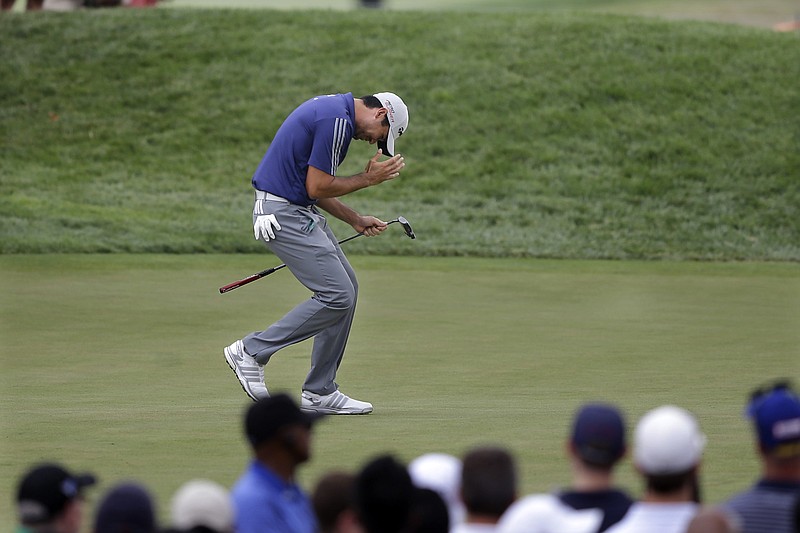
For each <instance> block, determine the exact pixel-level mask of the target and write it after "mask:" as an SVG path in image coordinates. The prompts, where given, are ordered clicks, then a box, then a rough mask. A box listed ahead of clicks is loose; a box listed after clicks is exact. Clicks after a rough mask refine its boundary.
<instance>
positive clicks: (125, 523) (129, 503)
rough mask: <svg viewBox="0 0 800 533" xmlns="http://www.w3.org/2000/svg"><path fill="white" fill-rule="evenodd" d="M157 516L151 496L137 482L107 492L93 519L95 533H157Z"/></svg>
mask: <svg viewBox="0 0 800 533" xmlns="http://www.w3.org/2000/svg"><path fill="white" fill-rule="evenodd" d="M157 530H158V526H157V525H156V513H155V506H154V504H153V499H152V497H151V496H150V493H149V492H148V491H147V489H145V488H144V487H143V486H142V485H139V484H138V483H134V482H128V483H121V484H119V485H116V486H114V487H113V488H112V489H111V490H109V491H108V492H106V494H105V496H103V499H102V500H101V501H100V505H99V506H98V507H97V512H96V514H95V518H94V533H156V531H157Z"/></svg>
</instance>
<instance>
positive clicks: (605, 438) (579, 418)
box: [572, 403, 626, 468]
mask: <svg viewBox="0 0 800 533" xmlns="http://www.w3.org/2000/svg"><path fill="white" fill-rule="evenodd" d="M572 444H573V445H574V447H575V451H576V453H577V454H578V456H579V457H580V458H581V459H582V460H583V461H585V462H586V463H587V464H589V465H592V466H597V467H603V468H608V467H611V466H613V465H614V464H615V463H616V462H617V461H619V460H620V459H621V458H622V456H623V455H625V450H626V444H625V421H624V420H623V418H622V414H621V413H620V412H619V410H618V409H617V408H616V407H614V406H612V405H607V404H601V403H592V404H586V405H584V406H583V407H581V408H580V409H579V410H578V413H577V414H576V415H575V420H574V423H573V426H572Z"/></svg>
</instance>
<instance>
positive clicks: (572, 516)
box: [497, 494, 649, 533]
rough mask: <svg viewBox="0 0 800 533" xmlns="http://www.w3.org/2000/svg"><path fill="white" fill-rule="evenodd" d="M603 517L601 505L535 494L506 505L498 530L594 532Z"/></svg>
mask: <svg viewBox="0 0 800 533" xmlns="http://www.w3.org/2000/svg"><path fill="white" fill-rule="evenodd" d="M602 521H603V511H601V510H600V509H584V510H575V509H573V508H572V507H569V506H567V505H564V504H563V503H561V500H559V499H558V498H557V497H555V496H553V495H552V494H534V495H531V496H526V497H524V498H522V499H520V500H518V501H516V502H515V503H514V504H513V505H511V507H509V508H508V510H507V511H506V512H505V514H504V515H503V517H502V518H501V519H500V522H498V524H497V533H595V532H596V531H597V529H598V527H600V523H601V522H602ZM648 533H649V532H648Z"/></svg>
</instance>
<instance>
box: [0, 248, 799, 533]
mask: <svg viewBox="0 0 800 533" xmlns="http://www.w3.org/2000/svg"><path fill="white" fill-rule="evenodd" d="M263 263H264V259H263V257H259V256H255V255H252V256H216V255H204V256H201V255H194V256H165V255H156V256H150V255H144V254H139V255H123V254H118V255H107V256H98V255H33V256H26V255H6V256H0V272H1V273H2V275H0V293H2V294H3V295H4V297H3V298H2V299H0V337H1V338H2V339H3V342H2V343H1V344H0V368H2V372H0V390H2V391H3V394H2V395H0V426H2V427H3V433H2V439H0V478H2V479H3V480H6V481H5V482H4V483H5V486H6V488H7V489H8V487H10V486H11V485H12V481H10V480H13V479H17V477H18V476H19V475H20V473H21V472H22V469H23V468H24V467H25V466H27V465H28V464H30V463H32V462H34V461H37V460H41V459H58V460H61V461H65V462H67V463H68V464H70V465H73V466H74V467H75V468H87V469H89V468H91V469H94V470H95V471H96V472H97V473H98V474H99V475H101V476H102V482H103V485H102V486H101V487H100V489H98V490H97V491H95V492H94V494H93V495H95V494H96V495H99V494H100V493H101V492H102V490H104V489H106V488H107V487H109V486H110V485H111V484H112V483H114V482H116V481H119V480H123V479H130V478H133V479H137V480H140V481H142V482H145V483H146V484H147V485H148V487H150V488H151V489H152V490H153V491H154V492H155V494H156V495H157V497H158V501H159V505H160V508H161V512H162V517H163V518H165V519H166V517H167V511H168V504H169V497H170V496H171V495H172V493H173V492H174V490H175V489H176V488H177V487H178V485H179V484H181V483H183V482H184V481H187V480H188V479H190V478H192V477H198V476H202V477H209V478H211V479H215V480H217V481H219V482H222V483H225V484H230V483H232V482H233V481H234V479H235V478H236V477H237V476H238V474H239V472H240V471H241V469H242V467H243V464H244V462H245V460H246V457H247V455H248V452H247V449H246V446H245V444H244V442H243V440H242V438H241V436H240V414H241V410H242V409H243V408H244V406H245V405H246V403H247V402H246V398H245V396H244V394H243V393H242V391H241V389H240V387H239V386H238V384H237V382H236V381H235V379H234V378H233V376H232V374H231V373H230V371H229V370H228V368H227V366H226V365H225V363H224V361H223V359H222V356H221V352H220V349H221V347H222V346H224V345H226V344H227V343H229V342H231V340H232V339H234V338H236V337H237V336H238V335H241V334H243V333H246V332H247V331H250V330H251V329H257V328H259V327H260V326H262V325H263V324H265V323H268V322H271V321H273V320H274V319H275V318H277V317H278V316H279V314H281V313H282V312H283V311H284V310H286V309H288V308H289V307H290V306H291V305H293V304H294V303H296V302H297V301H298V300H299V299H300V298H302V297H303V296H304V295H305V294H306V292H305V291H304V290H303V289H302V288H301V287H300V286H299V285H298V284H297V283H296V282H295V281H294V280H293V279H292V277H291V276H290V275H289V274H288V273H286V272H282V273H276V274H275V275H274V276H273V277H270V278H268V279H266V280H262V281H259V282H257V283H256V284H253V285H251V286H249V287H247V288H242V289H239V290H237V291H235V292H233V293H231V294H227V295H224V296H221V295H219V294H217V293H216V288H217V287H218V286H219V285H222V284H223V283H225V282H227V281H228V280H231V279H235V278H236V277H238V276H240V275H242V274H244V273H247V272H251V271H255V270H257V269H259V268H261V267H262V266H263ZM354 264H355V266H356V268H357V269H358V271H359V277H360V281H361V291H360V295H361V299H360V302H359V314H358V319H357V322H356V324H355V327H354V330H353V335H352V337H351V341H350V343H349V346H348V355H347V357H346V359H345V361H344V363H343V366H342V371H341V372H340V375H339V383H340V384H341V385H342V387H343V390H345V391H347V392H349V393H351V394H353V395H357V396H361V397H364V398H366V399H368V400H370V401H372V402H373V403H374V404H375V406H376V412H375V413H374V414H373V415H370V416H368V417H355V418H337V419H331V420H328V421H325V422H323V423H322V424H321V425H320V426H319V430H318V432H317V437H316V439H315V459H314V460H313V462H311V463H310V464H309V465H307V467H306V468H304V469H303V474H302V482H303V484H304V485H305V486H307V487H310V486H311V485H312V484H313V482H314V481H315V480H316V479H317V478H318V477H319V476H320V475H321V474H322V473H323V472H325V471H327V470H329V469H332V468H345V469H355V468H357V467H358V466H359V465H361V464H362V463H363V462H364V461H366V460H367V459H368V458H369V457H371V456H373V455H374V454H377V453H381V452H385V451H392V452H395V453H397V454H398V455H399V456H400V457H401V458H402V459H404V460H410V459H411V458H413V457H415V456H416V455H419V454H421V453H425V452H429V451H444V452H449V453H454V454H460V453H462V452H463V451H465V450H466V449H467V448H468V447H470V446H473V445H476V444H482V443H487V442H491V443H501V444H503V445H505V446H508V447H510V448H511V449H512V450H513V452H514V453H515V455H516V456H517V458H518V461H519V468H520V471H521V474H522V477H521V488H522V492H523V493H527V492H531V491H547V490H550V489H551V488H553V487H555V486H558V485H560V484H562V483H564V482H565V481H566V475H567V474H566V473H567V465H566V463H565V462H564V460H563V454H562V444H563V439H564V436H565V433H566V431H567V426H568V421H569V418H570V416H571V415H572V413H573V411H574V409H575V408H576V407H577V406H578V405H579V404H580V403H581V402H585V401H591V400H606V401H612V402H615V403H617V404H619V405H620V406H621V407H622V408H623V409H624V411H625V413H626V415H627V417H628V419H629V420H630V421H631V422H633V421H634V420H636V419H637V418H638V417H639V416H640V415H641V414H643V413H644V412H645V411H646V410H648V409H650V408H652V407H654V406H657V405H660V404H663V403H678V404H679V405H682V406H684V407H686V408H689V409H691V410H692V411H693V412H695V413H696V414H697V415H698V417H699V418H700V421H701V424H702V427H703V430H704V431H705V432H706V433H707V435H708V441H709V443H708V449H707V453H706V459H705V465H704V468H703V472H704V475H703V484H704V493H705V496H706V498H707V499H708V501H710V502H718V501H720V500H722V499H724V498H725V497H726V496H728V495H729V494H731V493H733V492H735V491H737V490H740V489H742V488H744V487H745V486H746V485H748V484H749V483H750V482H751V481H752V480H753V479H754V478H755V476H756V472H757V465H756V461H755V456H754V453H753V448H752V444H751V437H750V430H749V428H748V427H747V424H746V421H745V420H744V419H743V417H742V416H741V409H742V403H743V401H744V398H745V396H746V393H747V391H749V390H750V389H751V388H752V387H754V386H755V385H757V384H759V383H761V382H762V381H764V380H766V379H768V378H772V377H777V376H781V375H788V376H797V375H800V366H799V365H800V360H798V358H797V346H798V345H800V308H799V307H798V305H800V276H798V265H795V264H748V263H731V264H716V263H715V264H707V263H686V262H683V263H670V262H632V261H630V262H619V261H613V262H606V261H591V262H590V261H577V262H573V261H531V260H497V259H460V258H399V257H384V258H379V257H374V258H366V257H358V258H354ZM165 295H168V297H165ZM265 301H268V302H269V305H265V304H264V302H265ZM476 302H479V304H476ZM254 309H258V311H257V312H256V313H255V314H254V312H253V310H254ZM308 350H310V344H308V343H303V344H300V345H298V346H294V347H291V348H288V349H286V350H285V351H283V352H281V355H280V357H276V358H275V359H274V360H273V361H272V362H271V363H270V366H269V367H268V372H267V375H268V380H269V385H270V386H271V387H272V389H273V390H286V391H289V392H290V393H291V394H293V395H295V396H296V395H298V394H299V390H298V389H299V386H300V383H301V380H302V377H303V376H304V375H305V373H306V371H307V369H308V356H307V353H308ZM619 475H620V482H621V483H622V484H623V485H624V486H626V487H628V488H629V489H630V490H631V491H632V492H633V493H635V494H638V493H639V491H640V487H639V485H638V483H637V481H636V477H635V476H634V474H633V472H632V469H631V466H630V463H628V462H626V463H625V464H623V465H622V466H621V467H620V471H619ZM3 493H4V494H6V495H8V494H9V492H8V490H6V491H4V492H3ZM95 499H96V498H95ZM10 503H11V498H10V497H5V498H2V499H0V526H2V527H3V528H4V529H5V530H10V528H11V527H12V524H11V523H10V522H11V518H10V517H11V516H12V514H11V512H10V509H9V505H10Z"/></svg>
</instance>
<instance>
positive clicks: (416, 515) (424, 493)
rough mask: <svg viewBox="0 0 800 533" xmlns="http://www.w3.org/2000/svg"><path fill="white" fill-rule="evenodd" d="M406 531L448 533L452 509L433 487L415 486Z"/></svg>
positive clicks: (408, 532)
mask: <svg viewBox="0 0 800 533" xmlns="http://www.w3.org/2000/svg"><path fill="white" fill-rule="evenodd" d="M403 531H404V533H448V532H449V531H450V510H449V509H448V508H447V504H446V503H445V502H444V499H443V498H442V497H441V496H440V495H439V493H438V492H436V491H435V490H433V489H427V488H420V487H414V491H413V493H412V496H411V508H410V510H409V512H408V521H407V522H406V527H405V529H404V530H403Z"/></svg>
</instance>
